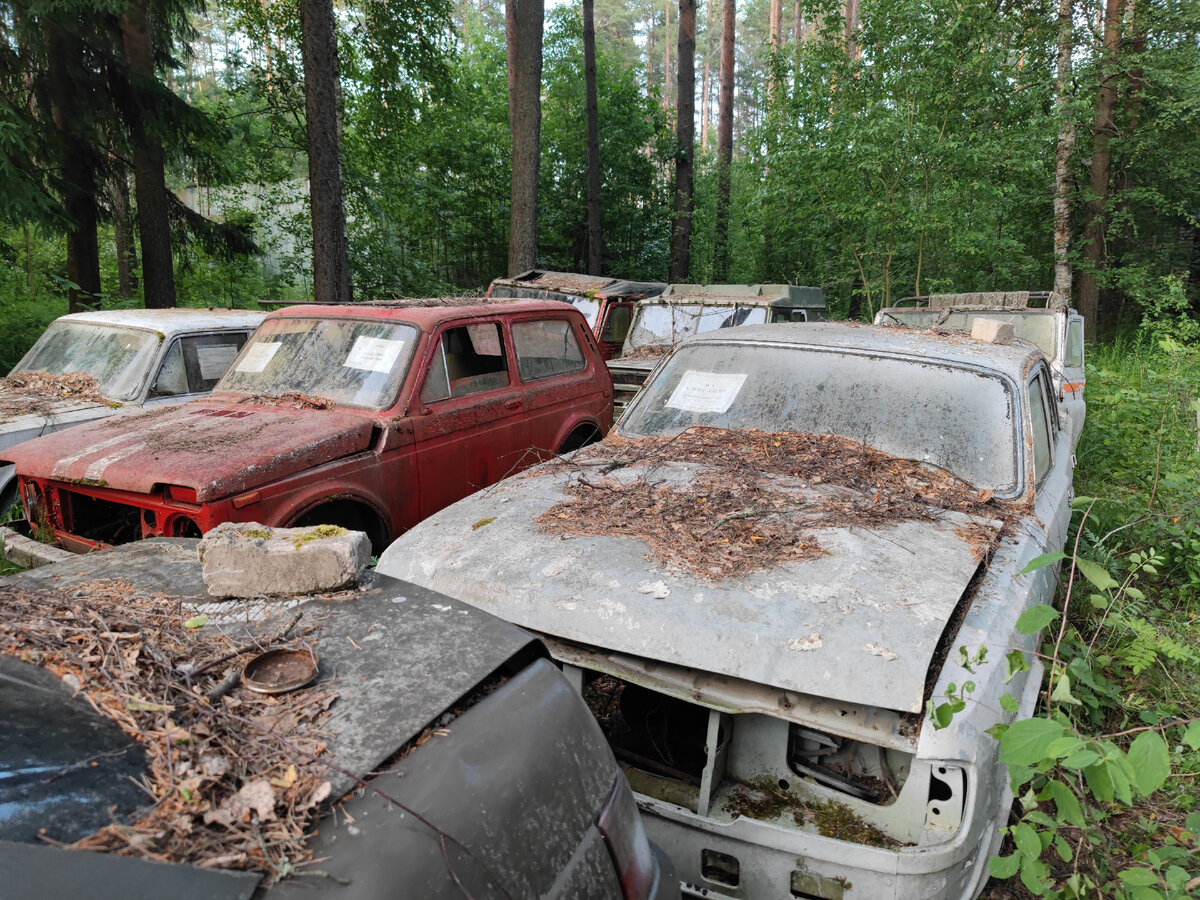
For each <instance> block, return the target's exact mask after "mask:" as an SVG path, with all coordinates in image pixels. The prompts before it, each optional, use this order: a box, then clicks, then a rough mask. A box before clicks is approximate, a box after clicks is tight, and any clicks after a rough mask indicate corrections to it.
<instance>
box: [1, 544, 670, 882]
mask: <svg viewBox="0 0 1200 900" xmlns="http://www.w3.org/2000/svg"><path fill="white" fill-rule="evenodd" d="M197 543H198V542H197V541H195V540H188V539H178V538H168V539H163V538H159V539H152V540H149V541H140V542H137V543H134V544H127V545H125V546H122V547H118V548H114V549H112V550H107V551H101V552H98V553H95V554H89V555H87V556H83V557H79V558H78V559H75V560H70V561H68V562H65V563H58V564H56V565H53V566H47V567H45V568H43V569H38V570H33V571H31V572H27V573H23V574H22V575H19V576H13V577H11V578H7V579H0V605H2V606H3V608H4V610H5V615H4V620H3V623H2V624H0V634H3V635H4V637H5V640H3V641H0V646H2V647H3V653H0V685H2V688H0V872H2V873H4V883H3V887H2V888H0V895H3V896H4V897H5V898H6V900H46V898H56V897H86V898H87V900H160V898H174V900H200V898H205V900H226V898H227V900H248V898H251V897H253V898H264V897H269V898H271V900H283V898H292V897H297V898H305V897H312V898H334V900H337V898H347V900H350V898H354V900H370V898H392V897H397V896H405V897H414V898H416V897H420V898H456V900H460V898H462V897H475V898H478V900H513V898H518V897H545V898H559V900H576V898H595V900H648V898H658V900H668V898H672V897H678V896H679V888H678V879H677V878H675V876H674V875H673V872H672V870H671V867H670V862H669V861H668V860H667V859H666V858H665V857H664V856H663V855H662V853H661V852H660V851H657V850H654V849H653V848H652V847H651V846H650V844H649V843H648V841H647V839H646V835H645V831H644V829H643V827H642V824H641V821H640V818H639V815H638V812H637V806H636V803H635V801H634V798H633V796H632V794H631V793H630V790H629V786H628V784H627V782H626V780H625V778H624V777H623V776H622V774H621V771H620V769H619V768H618V767H617V764H616V761H615V760H614V759H613V756H612V753H611V752H610V751H609V749H608V747H607V746H606V744H605V742H604V740H603V737H602V735H601V734H600V731H599V728H598V727H597V724H596V722H595V720H594V719H593V718H592V717H591V715H590V714H589V713H588V710H587V707H586V706H585V705H584V704H583V702H582V701H581V700H580V698H579V696H578V694H577V693H575V692H574V691H573V690H572V688H571V686H570V685H569V684H568V683H567V681H566V680H565V679H564V678H563V676H562V674H561V673H560V672H559V671H558V669H557V668H556V667H555V666H554V664H553V663H552V662H551V661H550V660H549V659H548V658H547V654H546V650H545V648H544V647H543V646H542V645H541V644H540V642H538V641H537V640H536V639H535V638H534V637H533V636H531V635H530V634H528V633H527V632H524V631H521V630H520V629H518V628H514V627H513V626H511V625H509V624H508V623H506V622H502V621H500V620H499V619H497V618H495V617H494V616H490V615H488V614H486V613H482V612H480V611H479V610H476V609H473V608H471V607H469V606H467V605H465V604H462V603H459V602H458V601H456V600H452V599H450V598H449V597H443V596H441V595H439V594H436V593H434V592H432V591H428V590H425V589H423V588H420V587H417V586H416V585H411V584H403V583H401V582H398V581H395V580H393V579H391V578H387V577H383V576H378V577H372V576H368V578H369V579H370V580H368V581H366V582H365V583H363V584H360V585H358V587H352V588H351V589H349V590H348V591H342V592H338V593H332V594H317V595H313V596H300V597H294V598H283V600H284V601H286V602H283V601H280V602H277V603H276V604H275V605H274V606H271V605H269V604H267V603H265V602H260V603H258V604H252V603H249V604H248V603H247V601H214V600H213V599H212V598H210V597H208V596H207V594H206V593H205V587H204V583H203V582H202V581H201V578H200V564H199V561H198V560H197V558H196V545H197ZM47 614H52V616H53V617H54V620H53V621H52V620H48V619H47ZM66 621H71V622H73V623H74V624H73V627H70V628H69V629H67V630H66V631H64V629H63V628H62V623H63V622H66ZM289 629H290V631H289ZM55 635H57V637H55ZM88 648H94V649H95V650H96V652H95V653H94V654H92V653H91V652H90V650H89V649H88ZM268 648H269V653H267V654H264V655H262V656H259V655H258V654H259V653H260V651H262V650H265V649H268ZM272 659H275V660H280V661H284V662H286V663H287V665H286V666H279V667H277V668H276V669H274V670H273V673H272V674H273V676H282V677H271V678H267V677H265V675H264V674H263V673H265V672H266V671H270V670H266V669H264V666H265V665H267V663H268V662H269V661H270V660H272ZM264 660H265V661H267V662H264ZM306 666H307V668H305V667H306ZM292 667H294V671H295V674H294V675H293V668H292ZM255 676H259V677H255ZM239 679H240V680H239ZM305 679H315V680H312V681H311V682H307V681H306V682H305V683H304V684H302V685H301V686H299V687H298V688H297V687H296V683H297V682H301V681H304V680H305ZM285 688H289V689H290V688H296V689H294V690H290V691H287V692H285V691H284V689H285ZM101 713H103V714H101ZM94 851H101V852H94ZM271 882H274V883H273V884H272V883H271Z"/></svg>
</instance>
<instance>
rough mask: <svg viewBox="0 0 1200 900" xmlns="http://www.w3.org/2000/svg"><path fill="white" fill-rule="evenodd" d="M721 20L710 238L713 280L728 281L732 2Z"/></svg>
mask: <svg viewBox="0 0 1200 900" xmlns="http://www.w3.org/2000/svg"><path fill="white" fill-rule="evenodd" d="M722 13H723V15H722V20H721V95H720V106H719V108H718V110H717V210H716V234H715V235H714V238H713V279H714V280H715V281H717V282H718V283H719V282H724V281H725V280H726V279H727V278H728V277H729V195H730V179H731V176H732V172H731V171H730V170H731V169H732V168H733V59H734V53H733V42H734V30H735V28H736V27H737V11H736V9H735V8H734V0H723V3H722Z"/></svg>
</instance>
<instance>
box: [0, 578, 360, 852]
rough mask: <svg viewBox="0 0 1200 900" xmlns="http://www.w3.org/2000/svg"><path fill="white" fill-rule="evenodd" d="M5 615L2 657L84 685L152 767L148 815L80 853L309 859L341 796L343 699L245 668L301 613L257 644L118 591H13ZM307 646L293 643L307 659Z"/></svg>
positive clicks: (118, 585) (100, 835) (91, 586)
mask: <svg viewBox="0 0 1200 900" xmlns="http://www.w3.org/2000/svg"><path fill="white" fill-rule="evenodd" d="M0 609H3V611H4V614H3V620H2V621H0V653H4V654H6V655H9V656H14V657H17V658H19V659H22V660H24V661H26V662H30V663H35V664H37V665H39V666H42V667H44V668H45V669H47V670H49V671H51V672H54V673H55V674H56V675H58V676H59V677H60V678H62V679H63V680H64V682H66V683H67V684H69V685H72V686H75V687H76V690H78V691H79V692H80V694H82V696H83V697H84V698H85V699H86V700H87V702H88V703H89V704H90V705H91V706H92V707H93V708H94V709H95V710H96V711H97V712H98V713H100V714H101V715H104V716H106V717H108V718H110V719H112V720H113V721H115V722H116V723H117V724H118V725H120V727H121V728H122V729H123V730H124V731H125V732H126V733H127V734H129V735H130V736H131V737H132V738H134V739H135V740H137V741H138V742H140V743H141V744H142V745H143V747H144V749H145V751H146V755H147V757H148V758H149V760H150V770H149V771H148V772H147V773H146V784H145V786H146V788H147V791H148V796H147V803H146V807H145V809H144V810H143V811H142V814H141V818H140V819H139V820H138V821H136V822H133V823H131V824H130V823H119V822H118V823H113V824H111V825H108V826H106V827H104V828H102V829H101V830H100V831H97V832H95V833H94V834H92V835H90V836H88V837H85V838H83V839H82V840H80V841H78V842H77V843H76V844H74V845H72V846H73V847H75V848H79V849H89V850H105V851H109V852H113V853H119V854H123V855H131V856H139V857H144V858H149V859H155V860H163V861H172V862H187V863H192V864H196V865H201V866H216V867H221V868H231V869H261V870H265V871H268V872H271V873H274V874H275V875H283V874H286V873H287V872H289V871H291V869H292V868H293V867H294V866H295V865H297V864H299V863H301V862H302V861H304V860H305V858H306V851H305V848H304V836H305V832H306V829H307V827H308V825H309V823H310V822H311V820H312V818H313V817H314V815H315V814H316V813H317V811H318V808H319V806H320V804H321V803H322V801H323V800H325V799H326V798H327V797H328V796H329V793H330V784H329V782H328V781H327V780H326V779H325V774H326V768H325V766H323V765H322V764H321V763H320V762H319V759H320V757H321V755H322V754H323V753H324V751H325V749H326V747H325V743H324V740H323V738H322V734H321V730H320V729H321V722H322V719H323V718H324V715H325V713H326V711H327V710H328V709H329V707H330V706H331V705H332V704H333V702H334V701H335V700H336V699H337V693H336V692H334V691H330V690H322V689H320V688H314V689H309V690H306V691H299V692H296V693H292V694H282V695H278V696H266V695H259V694H255V693H251V692H250V691H248V690H245V689H241V688H238V687H237V680H238V676H239V674H240V671H241V664H242V663H244V662H245V661H246V660H247V659H248V658H249V657H250V656H251V655H253V654H257V653H259V652H261V651H262V650H263V649H265V648H266V647H267V646H269V645H275V646H280V645H282V642H283V641H284V639H285V638H286V636H287V635H288V634H289V633H290V632H291V631H292V629H293V628H294V627H295V626H296V625H297V623H298V620H299V616H298V615H297V616H293V617H291V618H290V620H286V621H276V622H275V623H274V624H273V625H269V626H265V627H264V628H263V629H262V633H260V634H259V635H258V639H257V640H255V639H251V640H249V641H245V635H240V636H239V637H236V638H235V637H234V636H232V635H230V634H227V633H224V632H223V631H222V630H220V629H218V628H215V627H212V626H209V627H205V625H206V620H205V617H203V616H201V617H197V618H191V619H189V618H188V615H187V613H186V612H185V611H184V610H183V609H182V608H181V606H180V604H179V603H178V602H177V601H176V600H174V599H172V598H170V597H167V596H166V595H163V594H149V593H139V592H137V591H135V590H134V589H133V588H132V586H131V585H129V584H128V583H126V582H122V581H113V580H97V581H93V582H90V583H88V584H85V585H82V586H80V587H76V588H74V589H70V590H67V589H63V590H57V591H55V590H21V589H15V588H11V587H3V588H0ZM302 638H303V635H300V636H299V637H296V638H293V639H292V641H291V642H290V645H291V646H293V647H298V648H301V649H307V645H306V644H304V643H302ZM243 641H244V642H243Z"/></svg>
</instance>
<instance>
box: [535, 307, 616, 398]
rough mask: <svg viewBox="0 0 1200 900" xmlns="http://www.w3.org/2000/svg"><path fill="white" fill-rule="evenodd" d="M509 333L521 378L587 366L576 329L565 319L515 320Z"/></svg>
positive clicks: (576, 369)
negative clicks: (515, 349) (511, 334)
mask: <svg viewBox="0 0 1200 900" xmlns="http://www.w3.org/2000/svg"><path fill="white" fill-rule="evenodd" d="M614 312H616V310H614ZM512 332H513V343H514V344H515V345H516V348H517V371H518V372H520V373H521V380H522V381H533V380H534V379H536V378H548V377H550V376H551V375H562V374H563V373H564V372H578V371H579V370H580V369H582V368H583V367H584V366H585V365H587V363H586V361H585V360H584V358H583V351H582V350H581V349H580V348H579V342H578V341H577V340H576V339H575V330H574V329H573V328H572V327H571V323H570V322H569V321H568V320H566V319H541V320H538V321H535V322H515V323H513V327H512Z"/></svg>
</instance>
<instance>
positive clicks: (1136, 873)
mask: <svg viewBox="0 0 1200 900" xmlns="http://www.w3.org/2000/svg"><path fill="white" fill-rule="evenodd" d="M1117 877H1118V878H1120V879H1121V881H1123V882H1124V883H1125V884H1128V885H1130V886H1131V887H1149V886H1150V885H1152V884H1158V875H1157V874H1155V873H1154V872H1151V871H1150V870H1149V869H1143V868H1140V867H1139V868H1136V869H1125V870H1124V871H1121V872H1118V873H1117Z"/></svg>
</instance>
